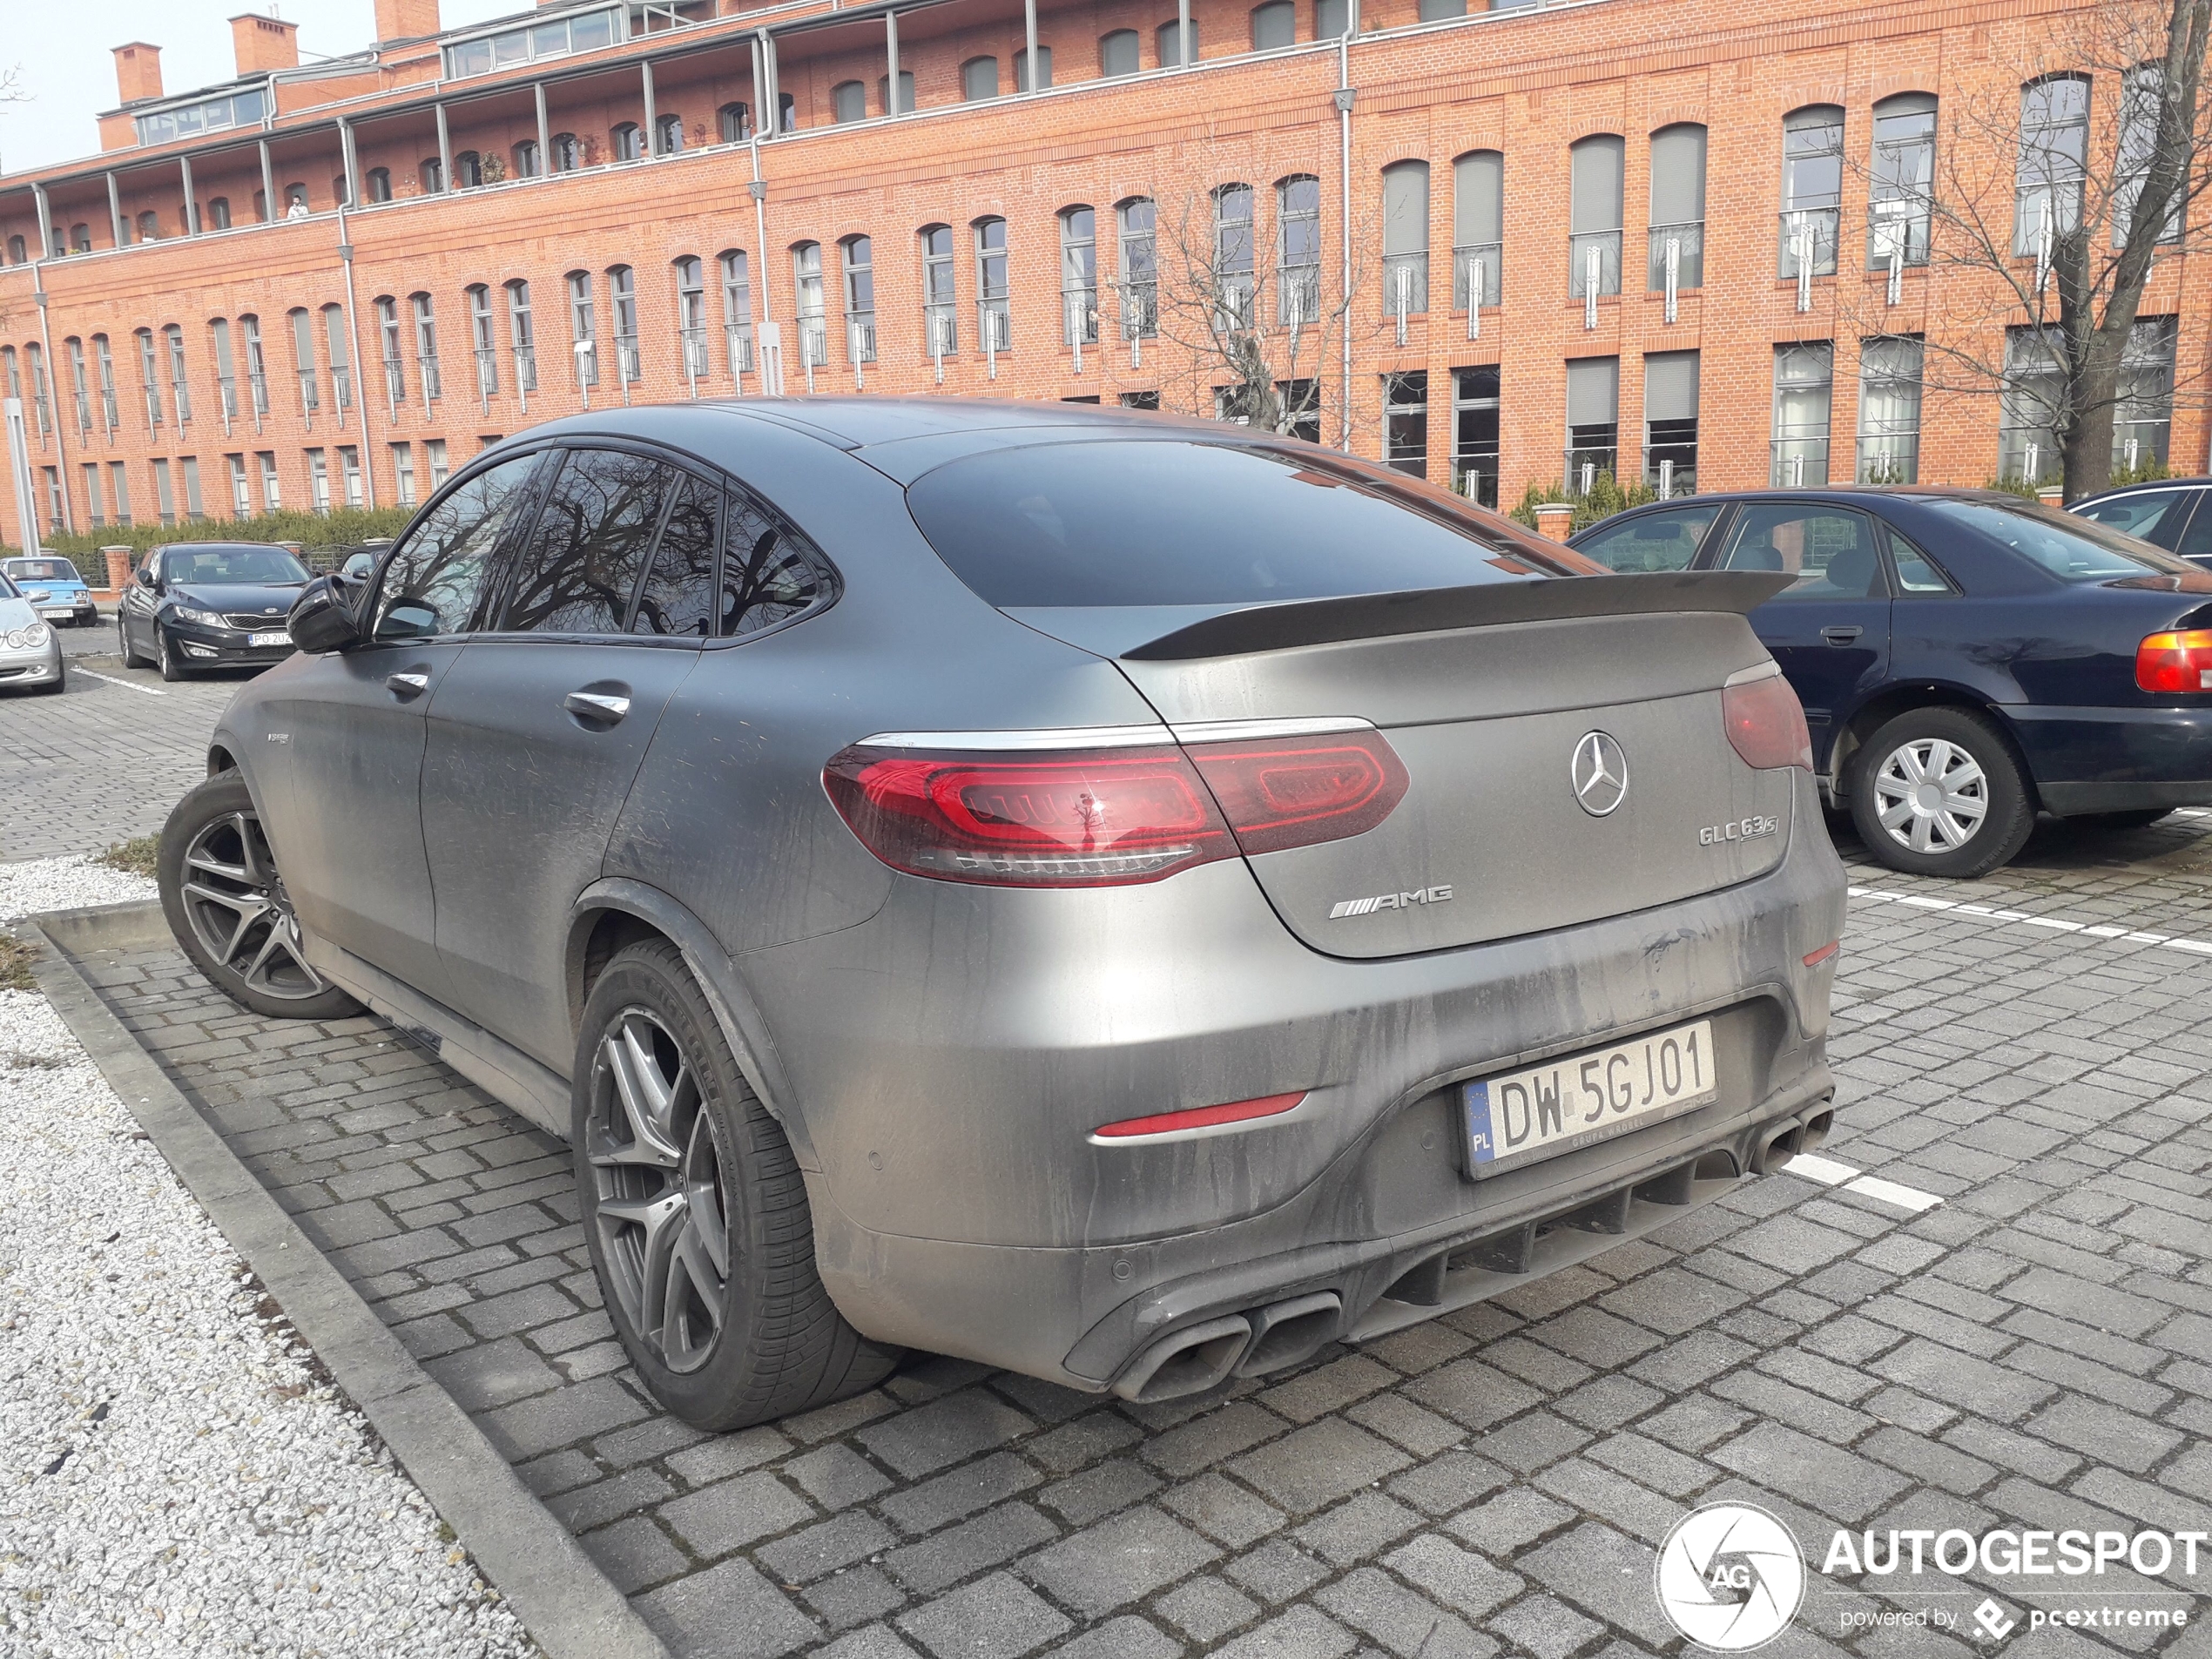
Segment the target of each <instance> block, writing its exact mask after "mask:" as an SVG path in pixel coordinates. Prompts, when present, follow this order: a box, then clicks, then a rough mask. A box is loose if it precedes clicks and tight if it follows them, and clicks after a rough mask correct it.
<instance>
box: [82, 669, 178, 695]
mask: <svg viewBox="0 0 2212 1659" xmlns="http://www.w3.org/2000/svg"><path fill="white" fill-rule="evenodd" d="M76 672H78V673H79V674H82V675H83V676H84V678H86V679H88V680H98V681H99V683H100V684H101V685H120V686H121V687H122V688H123V689H124V690H125V691H143V692H145V695H146V696H148V697H166V696H168V695H169V693H168V692H166V691H155V690H154V689H153V687H152V686H151V685H138V684H136V683H134V682H132V681H131V680H119V679H117V678H115V677H114V676H113V675H112V674H95V673H94V672H93V671H91V669H89V668H80V669H78V670H77V671H76Z"/></svg>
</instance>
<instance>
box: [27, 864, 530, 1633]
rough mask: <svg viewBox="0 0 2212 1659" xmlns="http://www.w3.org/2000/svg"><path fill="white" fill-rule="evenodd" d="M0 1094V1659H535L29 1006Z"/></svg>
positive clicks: (151, 1154)
mask: <svg viewBox="0 0 2212 1659" xmlns="http://www.w3.org/2000/svg"><path fill="white" fill-rule="evenodd" d="M42 862H43V863H44V864H46V865H47V866H49V867H55V866H66V867H78V866H81V864H82V860H42ZM22 869H24V866H12V867H0V880H3V879H4V876H5V874H6V873H10V872H13V871H18V870H22ZM66 874H67V872H66V871H65V872H64V878H65V877H66ZM90 874H91V875H92V876H95V877H98V878H100V879H102V880H109V881H132V880H134V878H129V877H115V876H111V874H110V873H107V872H104V871H94V872H91V873H90ZM138 885H139V886H144V887H150V886H151V885H152V884H151V883H138ZM0 893H4V889H0ZM19 901H20V900H17V899H15V898H10V899H7V900H5V901H4V902H0V910H4V909H5V908H6V907H7V905H8V904H9V903H13V902H19ZM35 901H36V902H37V904H38V906H39V907H41V908H51V907H57V906H59V905H63V904H68V903H72V902H73V903H83V902H86V900H84V899H83V898H74V897H71V896H70V895H69V894H67V893H66V891H65V890H64V891H57V890H53V889H50V890H49V891H47V892H44V893H40V894H37V895H36V898H35ZM0 1096H4V1097H5V1098H6V1100H7V1102H8V1105H9V1126H8V1127H9V1132H8V1133H7V1134H6V1135H5V1136H0V1649H4V1650H6V1651H8V1652H10V1653H24V1654H29V1655H38V1656H49V1655H51V1656H57V1659H59V1656H72V1659H73V1656H78V1655H85V1656H93V1655H98V1656H107V1655H116V1654H161V1655H172V1654H192V1655H197V1654H232V1653H240V1654H243V1653H253V1654H264V1653H283V1654H320V1655H326V1656H339V1655H356V1654H358V1655H364V1656H367V1655H379V1656H381V1655H389V1654H395V1653H405V1654H407V1655H408V1656H410V1659H413V1656H438V1659H443V1656H456V1659H457V1656H464V1655H466V1656H488V1659H489V1656H509V1655H512V1656H526V1655H529V1654H532V1653H534V1652H535V1649H534V1647H533V1645H532V1644H531V1642H529V1638H528V1636H527V1635H525V1634H524V1632H523V1629H522V1627H521V1625H520V1623H519V1622H517V1621H516V1618H515V1617H514V1615H512V1614H511V1613H509V1611H508V1610H507V1609H506V1608H504V1607H503V1606H502V1605H501V1604H500V1602H499V1598H498V1595H497V1592H496V1591H495V1590H492V1589H491V1588H489V1587H488V1586H487V1585H486V1584H485V1583H484V1582H483V1581H482V1578H481V1577H480V1576H479V1575H477V1573H476V1571H475V1568H474V1566H473V1564H472V1563H471V1562H470V1561H469V1558H468V1556H467V1555H466V1554H464V1553H463V1552H462V1550H461V1549H460V1548H457V1547H456V1546H455V1543H454V1541H453V1539H452V1534H451V1533H450V1531H449V1530H448V1528H446V1527H445V1526H444V1525H443V1523H442V1521H440V1520H439V1519H438V1516H437V1514H436V1513H435V1511H434V1510H433V1509H432V1508H431V1507H430V1506H429V1504H428V1502H427V1501H425V1500H424V1499H423V1497H422V1495H421V1494H420V1493H419V1492H417V1491H416V1490H415V1487H414V1485H413V1484H412V1483H411V1482H410V1481H409V1480H408V1478H407V1477H406V1476H405V1475H404V1474H402V1473H401V1472H400V1471H399V1470H398V1468H397V1467H395V1465H394V1463H393V1461H392V1459H391V1457H390V1454H389V1453H387V1452H386V1451H385V1450H384V1448H383V1447H382V1446H381V1444H379V1443H378V1442H377V1440H376V1439H375V1437H374V1434H373V1433H372V1432H371V1431H370V1430H369V1428H368V1425H367V1424H366V1423H365V1422H364V1421H363V1420H362V1419H361V1415H360V1414H359V1413H357V1412H356V1411H354V1409H353V1407H352V1406H350V1405H349V1404H347V1402H346V1401H345V1400H344V1399H342V1398H341V1396H339V1395H338V1393H336V1392H335V1391H334V1389H333V1388H331V1387H330V1386H328V1384H327V1382H326V1381H325V1380H324V1379H323V1378H322V1375H321V1372H320V1367H319V1366H317V1364H316V1362H315V1360H314V1356H313V1354H311V1353H310V1352H308V1351H307V1349H306V1348H305V1347H304V1346H303V1345H300V1343H299V1342H298V1340H297V1339H296V1338H293V1336H292V1335H291V1334H290V1332H289V1330H288V1328H287V1327H286V1326H284V1325H282V1323H281V1321H280V1316H279V1315H278V1314H277V1311H276V1308H275V1305H274V1304H273V1302H270V1301H268V1300H266V1298H265V1297H264V1296H263V1293H262V1291H260V1287H259V1286H258V1285H256V1284H255V1282H254V1281H253V1277H252V1276H251V1275H250V1274H249V1273H247V1272H246V1270H245V1268H244V1267H243V1265H242V1264H240V1262H239V1258H238V1257H237V1256H236V1255H235V1254H234V1253H233V1251H232V1250H231V1249H230V1247H229V1245H228V1244H226V1242H225V1241H224V1239H223V1238H222V1236H221V1235H220V1234H219V1232H217V1231H216V1230H215V1228H214V1227H213V1226H212V1224H210V1223H209V1222H208V1220H207V1218H206V1216H205V1215H204V1214H203V1213H202V1212H201V1211H200V1210H199V1206H198V1204H196V1203H195V1202H194V1201H193V1199H192V1197H190V1195H189V1194H187V1193H186V1192H185V1190H184V1188H183V1186H182V1185H181V1184H179V1182H178V1180H177V1178H176V1177H175V1176H174V1175H173V1174H172V1172H171V1171H170V1170H169V1167H168V1165H167V1164H166V1163H164V1162H163V1161H162V1159H161V1157H160V1155H159V1154H158V1153H157V1152H156V1151H155V1150H154V1149H153V1147H152V1143H150V1142H148V1141H147V1140H146V1138H145V1136H144V1135H143V1134H142V1133H140V1132H139V1131H138V1128H137V1125H136V1124H135V1123H133V1122H132V1118H131V1116H130V1115H129V1114H128V1113H127V1112H126V1111H125V1109H124V1108H123V1105H122V1103H120V1102H119V1101H118V1100H117V1098H116V1097H115V1095H114V1092H113V1091H112V1090H111V1089H109V1088H108V1086H107V1084H106V1082H105V1080H104V1079H103V1078H102V1077H101V1076H100V1075H99V1072H98V1070H97V1069H95V1068H94V1066H93V1065H92V1063H91V1060H90V1059H89V1058H88V1057H87V1056H86V1055H85V1054H84V1050H83V1049H82V1048H80V1047H79V1046H78V1043H77V1042H76V1040H75V1038H73V1037H72V1036H71V1035H70V1033H69V1031H68V1029H67V1028H66V1027H64V1025H63V1023H62V1022H61V1020H60V1019H59V1017H58V1016H57V1015H55V1013H54V1012H53V1010H52V1009H51V1008H49V1007H48V1006H47V1004H46V1001H45V1000H44V998H43V997H40V996H37V995H34V994H31V993H28V992H21V991H0Z"/></svg>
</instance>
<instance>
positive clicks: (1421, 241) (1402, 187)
mask: <svg viewBox="0 0 2212 1659" xmlns="http://www.w3.org/2000/svg"><path fill="white" fill-rule="evenodd" d="M1382 215H1383V224H1382V238H1383V312H1384V314H1386V315H1387V316H1392V317H1408V316H1414V315H1417V314H1420V313H1421V312H1424V311H1426V310H1427V309H1428V163H1426V161H1393V162H1392V163H1391V164H1390V165H1388V166H1387V167H1385V168H1384V169H1383V174H1382Z"/></svg>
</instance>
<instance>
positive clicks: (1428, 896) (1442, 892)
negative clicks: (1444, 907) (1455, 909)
mask: <svg viewBox="0 0 2212 1659" xmlns="http://www.w3.org/2000/svg"><path fill="white" fill-rule="evenodd" d="M1451 901H1452V889H1451V887H1449V886H1446V887H1422V888H1420V890H1419V891H1417V892H1413V893H1379V894H1376V895H1375V896H1374V897H1373V898H1372V899H1339V900H1337V902H1336V903H1334V904H1332V905H1331V906H1330V907H1329V920H1330V921H1337V920H1338V919H1339V917H1343V916H1372V915H1373V914H1375V912H1376V911H1378V910H1403V909H1405V908H1406V907H1408V906H1411V905H1417V904H1449V903H1451Z"/></svg>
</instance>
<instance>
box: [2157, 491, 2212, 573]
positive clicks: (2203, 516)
mask: <svg viewBox="0 0 2212 1659" xmlns="http://www.w3.org/2000/svg"><path fill="white" fill-rule="evenodd" d="M2197 495H2198V496H2199V498H2200V499H2199V500H2198V502H2197V506H2196V516H2195V517H2194V518H2192V519H2190V520H2189V522H2188V529H2186V530H2184V531H2182V535H2181V537H2180V539H2179V540H2178V541H2176V542H2175V543H2174V550H2175V552H2176V553H2179V554H2180V555H2181V556H2182V557H2183V558H2185V559H2201V558H2203V557H2204V556H2206V555H2208V554H2212V503H2208V502H2205V501H2203V500H2202V496H2203V495H2204V492H2203V491H2202V490H2199V491H2198V492H2197ZM2168 516H2172V515H2168ZM2160 545H2161V546H2163V545H2165V543H2162V542H2161V543H2160Z"/></svg>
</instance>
